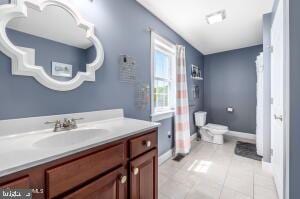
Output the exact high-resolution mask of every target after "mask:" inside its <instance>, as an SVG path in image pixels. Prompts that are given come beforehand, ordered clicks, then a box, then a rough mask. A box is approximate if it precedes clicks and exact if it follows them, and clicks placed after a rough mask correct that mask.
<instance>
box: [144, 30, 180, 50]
mask: <svg viewBox="0 0 300 199" xmlns="http://www.w3.org/2000/svg"><path fill="white" fill-rule="evenodd" d="M147 31H148V32H154V33H155V34H158V35H159V36H161V37H162V38H164V39H165V40H167V41H168V42H170V43H172V44H174V45H176V46H178V45H179V44H177V43H176V42H173V41H172V40H170V39H167V38H166V37H164V36H162V35H161V34H159V33H158V32H156V31H155V30H154V29H153V28H151V27H149V26H148V27H147Z"/></svg>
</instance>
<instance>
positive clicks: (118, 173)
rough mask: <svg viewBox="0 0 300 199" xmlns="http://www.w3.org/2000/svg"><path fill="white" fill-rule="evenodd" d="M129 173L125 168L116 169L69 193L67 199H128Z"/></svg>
mask: <svg viewBox="0 0 300 199" xmlns="http://www.w3.org/2000/svg"><path fill="white" fill-rule="evenodd" d="M127 182H128V179H127V174H126V170H125V169H124V168H122V167H121V168H119V169H116V170H114V171H112V172H110V173H108V174H107V175H105V176H103V177H101V178H99V179H97V180H95V181H93V182H91V183H90V184H88V185H86V186H84V187H82V188H80V189H79V190H77V191H75V192H74V193H71V194H69V195H67V196H66V197H64V198H66V199H77V198H88V199H126V198H127V197H126V195H127V191H126V190H127Z"/></svg>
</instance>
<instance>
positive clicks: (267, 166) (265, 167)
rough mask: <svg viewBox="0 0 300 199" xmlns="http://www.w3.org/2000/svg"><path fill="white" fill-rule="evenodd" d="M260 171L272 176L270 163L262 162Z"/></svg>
mask: <svg viewBox="0 0 300 199" xmlns="http://www.w3.org/2000/svg"><path fill="white" fill-rule="evenodd" d="M261 165H262V170H263V171H265V172H267V173H270V174H273V170H272V163H270V162H265V161H262V164H261Z"/></svg>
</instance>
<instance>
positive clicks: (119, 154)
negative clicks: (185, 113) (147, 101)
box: [0, 129, 158, 199]
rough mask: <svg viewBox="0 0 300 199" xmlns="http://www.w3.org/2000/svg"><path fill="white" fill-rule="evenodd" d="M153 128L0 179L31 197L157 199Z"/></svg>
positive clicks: (42, 198) (155, 138) (3, 183)
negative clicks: (31, 194)
mask: <svg viewBox="0 0 300 199" xmlns="http://www.w3.org/2000/svg"><path fill="white" fill-rule="evenodd" d="M157 168H158V162H157V129H152V130H149V131H145V132H142V133H139V134H137V135H134V136H129V137H127V138H123V139H121V140H117V141H114V142H112V143H108V144H105V145H101V146H98V147H94V148H92V149H88V150H86V151H82V152H79V153H77V154H73V155H70V156H67V157H64V158H61V159H58V160H54V161H52V162H49V163H46V164H43V165H39V166H36V167H33V168H29V169H26V170H24V171H20V172H17V173H14V174H11V175H8V176H4V177H0V188H30V189H35V190H37V189H38V190H41V192H40V193H34V194H33V198H41V199H44V198H49V199H50V198H51V199H52V198H59V199H60V198H68V199H70V198H72V199H81V198H82V199H86V198H89V199H157V197H158V194H157Z"/></svg>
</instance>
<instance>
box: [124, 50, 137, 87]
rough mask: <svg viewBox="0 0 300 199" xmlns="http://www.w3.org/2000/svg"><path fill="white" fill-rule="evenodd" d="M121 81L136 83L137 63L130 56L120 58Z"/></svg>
mask: <svg viewBox="0 0 300 199" xmlns="http://www.w3.org/2000/svg"><path fill="white" fill-rule="evenodd" d="M120 81H121V82H127V83H134V82H135V81H136V61H135V60H134V58H133V57H130V56H128V55H121V56H120Z"/></svg>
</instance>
